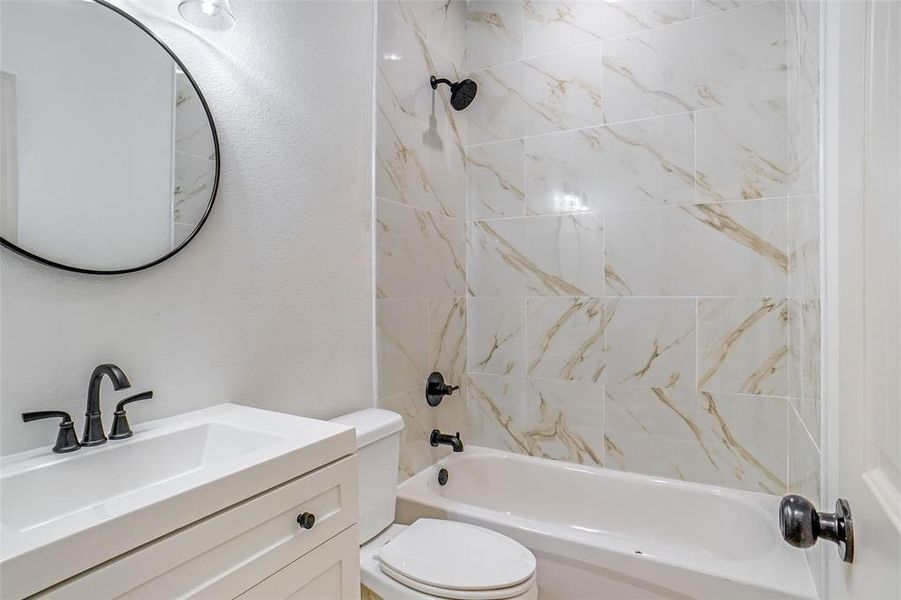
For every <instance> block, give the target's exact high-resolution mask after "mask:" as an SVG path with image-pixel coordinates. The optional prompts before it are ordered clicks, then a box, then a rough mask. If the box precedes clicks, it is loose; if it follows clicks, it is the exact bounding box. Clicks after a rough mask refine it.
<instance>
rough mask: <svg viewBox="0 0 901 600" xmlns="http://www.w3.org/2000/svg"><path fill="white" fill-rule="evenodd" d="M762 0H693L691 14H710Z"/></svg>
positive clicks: (700, 15)
mask: <svg viewBox="0 0 901 600" xmlns="http://www.w3.org/2000/svg"><path fill="white" fill-rule="evenodd" d="M762 1H763V0H694V6H693V9H692V14H693V15H694V16H696V17H703V16H705V15H712V14H715V13H718V12H723V11H726V10H735V9H736V8H741V7H743V6H751V5H753V4H759V3H760V2H762Z"/></svg>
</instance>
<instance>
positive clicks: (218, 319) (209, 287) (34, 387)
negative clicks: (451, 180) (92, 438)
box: [0, 1, 372, 454]
mask: <svg viewBox="0 0 901 600" xmlns="http://www.w3.org/2000/svg"><path fill="white" fill-rule="evenodd" d="M234 4H235V5H236V9H237V10H238V12H239V13H240V19H239V21H238V23H237V25H236V26H235V27H234V28H233V29H232V30H230V31H228V32H224V33H212V32H203V33H199V34H195V33H194V32H193V31H191V30H188V29H186V28H185V27H184V24H183V22H182V21H180V20H179V19H178V17H177V14H176V12H175V6H176V3H175V2H171V3H148V4H128V5H126V6H127V7H128V10H130V11H131V12H132V13H133V14H136V15H138V16H139V18H141V19H142V20H143V21H144V22H146V23H148V24H149V25H150V26H151V28H153V29H154V30H155V31H156V32H157V33H158V34H159V35H160V36H161V37H162V38H163V39H164V41H166V42H167V43H168V44H169V45H170V46H171V47H172V48H173V49H174V50H175V51H176V52H177V53H178V54H179V55H180V56H181V58H182V59H183V60H184V62H185V64H186V65H187V66H188V68H189V69H190V70H191V72H192V74H193V75H194V77H195V78H196V79H197V81H198V84H199V85H200V87H201V89H202V90H203V92H204V94H205V95H206V97H207V100H208V101H209V103H210V106H211V109H212V112H213V115H214V118H215V119H216V125H217V127H218V131H219V136H220V145H221V151H222V180H221V187H220V192H219V196H218V198H217V201H216V206H215V209H214V210H213V212H212V214H211V216H210V219H209V221H208V222H207V225H206V226H205V227H204V229H203V230H202V231H201V233H200V234H199V236H198V237H197V238H196V239H195V240H194V241H193V242H192V243H191V244H190V245H189V246H188V247H187V248H186V249H185V250H184V251H182V253H180V254H179V255H178V256H176V257H175V258H173V259H172V260H170V261H167V262H165V263H163V264H161V265H159V266H157V267H154V268H152V269H150V270H148V271H144V272H139V273H135V274H132V275H126V276H114V277H92V276H84V275H75V274H69V273H65V272H62V271H58V270H54V269H50V268H47V267H43V266H41V265H39V264H36V263H32V262H29V261H26V260H25V259H22V258H20V257H18V256H16V255H14V254H12V253H10V252H8V251H6V250H4V251H3V252H2V271H0V282H2V286H0V300H2V331H0V336H2V373H0V377H2V388H0V391H2V398H0V404H2V413H0V431H2V440H0V452H2V453H3V454H7V453H10V452H15V451H18V450H22V449H25V448H29V447H34V446H40V445H48V444H51V443H52V441H53V439H54V433H55V428H56V424H55V423H51V422H46V423H30V424H28V425H25V424H23V423H22V422H21V420H20V419H19V416H18V414H19V413H20V412H21V411H23V410H34V409H45V408H55V409H64V410H68V411H70V412H72V413H73V416H74V415H78V417H77V419H76V420H77V423H78V425H79V428H80V425H81V414H82V413H83V412H84V402H85V392H86V387H87V382H88V375H89V374H90V371H91V369H92V367H94V366H95V365H96V364H98V363H101V362H104V361H113V362H115V363H117V364H118V365H119V366H121V367H122V368H123V369H124V371H125V372H126V374H127V375H128V376H129V377H130V378H131V381H132V384H133V388H132V390H130V391H132V392H136V391H141V390H144V389H153V390H154V392H155V397H154V399H153V400H151V401H149V402H145V403H142V404H141V405H135V406H133V407H132V408H131V409H130V411H129V412H130V414H131V417H132V421H133V422H136V423H137V422H141V421H145V420H148V419H151V418H154V417H159V416H164V415H170V414H174V413H178V412H183V411H187V410H190V409H194V408H199V407H202V406H206V405H210V404H216V403H219V402H226V401H232V402H239V403H243V404H251V405H256V406H261V407H265V408H271V409H275V410H281V411H287V412H294V413H298V414H303V415H309V416H316V417H331V416H334V415H336V414H339V413H341V412H343V411H348V410H352V409H357V408H361V407H364V406H367V405H370V404H371V401H372V397H371V389H370V387H371V364H372V356H371V339H370V336H371V291H372V290H371V272H370V262H371V260H370V229H369V223H370V187H371V186H370V179H371V177H370V172H371V166H370V148H371V130H372V124H371V112H372V111H371V80H372V43H371V39H372V5H371V4H370V3H368V2H328V1H323V2H290V1H285V2H260V3H250V4H249V3H246V2H240V1H236V2H235V3H234ZM104 386H105V387H104V408H105V413H106V414H107V415H109V414H110V413H111V408H112V404H113V402H114V401H115V399H116V398H119V397H121V396H122V395H123V392H118V393H114V392H112V391H110V388H109V387H108V384H104ZM106 421H107V425H108V424H109V421H110V420H109V417H108V416H107V419H106Z"/></svg>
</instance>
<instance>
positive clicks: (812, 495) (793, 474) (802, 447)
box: [788, 410, 821, 505]
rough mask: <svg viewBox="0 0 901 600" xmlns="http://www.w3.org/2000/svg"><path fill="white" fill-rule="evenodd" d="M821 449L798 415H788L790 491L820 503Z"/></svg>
mask: <svg viewBox="0 0 901 600" xmlns="http://www.w3.org/2000/svg"><path fill="white" fill-rule="evenodd" d="M820 461H821V457H820V451H819V450H818V449H817V446H816V444H814V441H813V440H812V439H811V437H810V434H808V432H807V430H806V429H805V428H804V425H803V424H802V423H801V420H800V419H799V418H798V415H797V414H796V413H795V412H794V411H793V410H791V411H789V415H788V491H789V492H791V493H792V494H800V495H801V496H804V497H805V498H807V499H809V500H811V501H812V502H814V503H815V504H817V505H820Z"/></svg>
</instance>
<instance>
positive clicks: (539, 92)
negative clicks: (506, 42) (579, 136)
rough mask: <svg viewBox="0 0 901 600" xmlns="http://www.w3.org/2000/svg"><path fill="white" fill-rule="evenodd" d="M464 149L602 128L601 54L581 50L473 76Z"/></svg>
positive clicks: (594, 48) (592, 49)
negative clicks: (475, 88)
mask: <svg viewBox="0 0 901 600" xmlns="http://www.w3.org/2000/svg"><path fill="white" fill-rule="evenodd" d="M472 78H473V79H474V80H475V81H476V83H477V84H478V85H479V95H478V97H477V99H476V101H475V102H473V104H472V105H470V108H469V109H467V113H468V114H467V117H468V123H467V132H468V138H467V143H468V144H482V143H486V142H495V141H501V140H507V139H513V138H519V137H523V136H525V135H536V134H541V133H548V132H551V131H563V130H566V129H573V128H576V127H589V126H592V125H598V124H600V123H602V122H603V113H602V110H601V49H600V45H599V44H592V45H591V46H582V47H579V48H573V49H571V50H565V51H563V52H557V53H555V54H548V55H545V56H540V57H536V58H532V59H529V60H525V61H519V62H514V63H508V64H504V65H500V66H496V67H491V68H488V69H484V70H481V71H477V72H475V73H473V74H472Z"/></svg>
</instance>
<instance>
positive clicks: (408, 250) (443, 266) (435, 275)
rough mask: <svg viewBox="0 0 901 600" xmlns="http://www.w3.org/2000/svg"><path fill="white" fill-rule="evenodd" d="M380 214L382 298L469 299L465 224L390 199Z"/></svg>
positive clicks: (380, 206)
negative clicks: (465, 267) (467, 296)
mask: <svg viewBox="0 0 901 600" xmlns="http://www.w3.org/2000/svg"><path fill="white" fill-rule="evenodd" d="M377 211H378V212H377V215H376V217H377V218H376V220H377V233H376V247H377V249H378V257H377V262H378V264H377V279H376V281H377V286H376V287H377V294H378V297H380V298H401V297H424V298H441V297H452V298H457V297H460V296H463V295H465V288H466V274H465V272H464V261H465V258H464V252H465V248H464V244H465V231H464V224H463V222H462V221H458V220H456V219H448V218H445V217H441V216H439V215H435V214H432V213H428V212H425V211H421V210H416V209H412V208H409V207H407V206H402V205H399V204H395V203H393V202H386V201H384V200H379V202H378V206H377Z"/></svg>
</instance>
